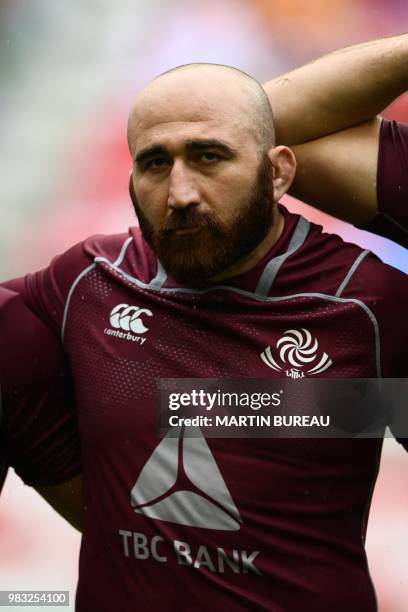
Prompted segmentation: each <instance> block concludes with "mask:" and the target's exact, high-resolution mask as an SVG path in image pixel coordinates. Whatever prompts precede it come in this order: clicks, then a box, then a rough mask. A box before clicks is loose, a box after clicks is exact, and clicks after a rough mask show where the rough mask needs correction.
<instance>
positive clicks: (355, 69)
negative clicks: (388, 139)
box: [264, 34, 408, 146]
mask: <svg viewBox="0 0 408 612" xmlns="http://www.w3.org/2000/svg"><path fill="white" fill-rule="evenodd" d="M264 88H265V90H266V92H267V94H268V96H269V98H270V100H271V103H272V106H273V110H274V114H275V124H276V125H275V127H276V134H277V141H278V143H280V144H285V145H288V146H292V145H297V144H302V143H305V142H309V141H311V140H315V139H317V138H321V137H323V136H327V135H328V134H332V133H333V132H338V131H339V130H344V129H346V128H349V127H352V126H354V125H356V124H359V123H362V122H364V121H370V120H372V119H374V117H375V116H376V115H377V114H378V113H379V112H381V111H382V110H383V109H384V108H385V107H386V106H388V105H389V104H390V103H391V102H392V101H393V100H395V98H397V97H398V96H400V95H401V94H402V93H404V92H405V91H406V90H407V89H408V34H403V35H401V36H395V37H392V38H383V39H380V40H374V41H371V42H366V43H362V44H359V45H355V46H353V47H347V48H346V49H341V50H339V51H335V52H334V53H330V54H329V55H325V56H323V57H321V58H320V59H317V60H315V61H313V62H311V63H309V64H306V65H305V66H302V67H301V68H298V69H296V70H293V71H292V72H289V73H287V74H285V75H282V76H280V77H278V78H276V79H274V80H272V81H269V82H268V83H265V85H264Z"/></svg>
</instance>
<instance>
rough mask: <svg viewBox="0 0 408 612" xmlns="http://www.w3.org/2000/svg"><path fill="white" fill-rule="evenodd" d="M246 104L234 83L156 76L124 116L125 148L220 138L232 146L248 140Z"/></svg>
mask: <svg viewBox="0 0 408 612" xmlns="http://www.w3.org/2000/svg"><path fill="white" fill-rule="evenodd" d="M248 106H249V104H248V101H247V100H246V96H245V94H244V92H242V90H240V89H239V87H237V86H236V85H235V87H231V85H230V84H227V86H226V85H225V83H222V82H220V81H219V80H218V81H217V80H216V81H214V80H211V81H207V82H206V81H205V80H204V81H202V80H201V81H197V79H196V80H193V81H191V80H190V81H186V80H185V79H184V82H180V80H179V82H177V79H168V80H167V82H166V80H164V82H160V80H159V82H158V83H155V82H154V83H153V84H151V85H150V86H148V88H146V90H144V91H143V92H142V94H141V95H140V96H139V98H138V99H137V101H136V103H135V105H134V107H133V109H132V111H131V113H130V115H129V125H128V139H129V145H130V149H131V152H132V153H134V152H135V151H137V150H139V149H140V148H144V147H146V146H151V145H155V144H160V145H166V144H168V145H172V144H174V145H177V144H180V145H181V144H182V143H183V141H187V140H191V139H193V138H215V139H216V138H220V139H222V140H224V141H226V142H227V143H228V144H230V145H231V146H235V147H239V146H240V144H244V143H245V144H248V139H250V138H251V136H252V132H253V130H252V126H251V122H250V121H249V109H248Z"/></svg>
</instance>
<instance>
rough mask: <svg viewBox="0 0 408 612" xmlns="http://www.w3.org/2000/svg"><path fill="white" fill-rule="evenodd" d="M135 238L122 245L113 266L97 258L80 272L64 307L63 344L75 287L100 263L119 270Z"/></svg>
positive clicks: (102, 258) (103, 258)
mask: <svg viewBox="0 0 408 612" xmlns="http://www.w3.org/2000/svg"><path fill="white" fill-rule="evenodd" d="M132 240H133V238H132V236H129V238H126V240H125V242H124V243H123V244H122V246H121V248H120V251H119V255H118V256H117V258H116V259H115V261H114V262H113V264H112V263H111V262H108V260H107V259H105V257H95V258H94V262H93V263H92V264H91V265H90V266H88V267H87V268H85V269H84V270H82V272H80V273H79V274H78V276H77V277H76V279H75V280H74V282H73V283H72V285H71V287H70V289H69V292H68V295H67V301H66V302H65V307H64V316H63V318H62V325H61V339H62V342H64V335H65V325H66V323H67V317H68V308H69V304H70V302H71V297H72V294H73V293H74V290H75V287H76V286H77V285H78V283H79V281H80V280H81V279H82V278H83V277H84V276H86V274H88V272H90V271H91V270H93V269H94V268H96V264H97V262H98V261H104V262H107V263H109V265H110V266H111V267H112V268H115V269H116V268H117V266H119V265H120V264H121V263H122V261H123V260H124V258H125V255H126V251H127V248H128V246H129V244H130V243H131V242H132Z"/></svg>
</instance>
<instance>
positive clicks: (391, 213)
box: [362, 119, 408, 248]
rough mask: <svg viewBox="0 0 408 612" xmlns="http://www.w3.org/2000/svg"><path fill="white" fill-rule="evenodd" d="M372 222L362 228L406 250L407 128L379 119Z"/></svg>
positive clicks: (407, 201) (407, 236) (407, 234)
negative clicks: (374, 202) (376, 206)
mask: <svg viewBox="0 0 408 612" xmlns="http://www.w3.org/2000/svg"><path fill="white" fill-rule="evenodd" d="M377 205H378V213H377V215H376V217H375V219H374V220H373V221H372V222H371V223H370V224H368V225H366V226H364V227H363V228H362V229H365V230H368V231H371V232H374V233H376V234H380V235H382V236H384V237H386V238H389V239H390V240H393V241H394V242H397V243H399V244H401V245H402V246H404V247H407V248H408V125H405V124H403V123H398V122H397V121H388V120H387V119H383V121H382V124H381V130H380V142H379V153H378V167H377Z"/></svg>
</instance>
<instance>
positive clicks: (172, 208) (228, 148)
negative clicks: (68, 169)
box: [128, 74, 274, 283]
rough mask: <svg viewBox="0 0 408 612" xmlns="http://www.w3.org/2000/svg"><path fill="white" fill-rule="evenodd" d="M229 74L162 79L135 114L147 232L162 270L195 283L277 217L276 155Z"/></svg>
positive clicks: (139, 194) (136, 197)
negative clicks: (260, 137) (266, 150)
mask: <svg viewBox="0 0 408 612" xmlns="http://www.w3.org/2000/svg"><path fill="white" fill-rule="evenodd" d="M217 78H218V79H219V77H217ZM177 79H179V82H177ZM180 79H182V82H180ZM183 79H184V80H183ZM224 81H225V79H224V77H222V78H221V80H218V81H217V79H214V77H212V78H211V79H210V80H208V81H205V80H204V81H203V78H202V76H200V77H199V79H198V80H196V81H194V76H193V77H191V75H188V78H186V77H185V75H183V74H182V75H181V76H180V75H178V76H176V77H175V78H171V79H166V78H164V80H163V79H161V80H160V79H159V81H158V82H157V83H155V82H153V86H149V87H148V88H147V93H144V94H142V96H141V99H139V100H138V103H137V105H136V107H135V110H134V111H133V112H132V113H131V115H130V119H129V129H128V138H129V146H130V151H131V154H132V158H133V172H132V178H131V185H130V193H131V198H132V201H133V205H134V208H135V211H136V214H137V216H138V219H139V224H140V227H141V231H142V233H143V236H144V238H145V240H146V241H147V242H148V243H149V244H150V245H151V246H152V248H153V249H154V251H155V252H156V253H157V255H158V257H159V259H160V261H161V262H162V264H163V266H164V268H165V269H166V270H167V271H168V272H169V273H170V274H171V275H172V276H173V277H174V278H176V279H178V280H180V281H185V282H189V283H193V282H194V281H200V280H203V279H211V278H212V277H214V276H216V275H218V274H219V273H221V272H223V271H224V270H226V269H227V268H229V267H230V266H231V265H232V264H235V263H236V262H239V260H240V259H242V258H243V257H245V256H246V255H247V254H249V253H250V252H251V251H252V250H253V249H254V248H255V247H256V246H257V245H258V244H259V243H260V242H261V241H262V240H263V238H264V237H265V236H266V234H267V233H268V231H269V229H270V228H271V226H272V223H273V195H274V194H273V182H272V168H271V162H270V160H269V157H268V156H267V155H266V154H265V156H263V157H262V155H261V153H260V147H259V143H258V141H257V137H256V134H255V133H253V128H252V127H251V125H250V124H248V122H247V120H246V117H247V116H248V112H247V111H248V107H247V101H246V100H245V99H244V97H243V95H242V93H241V92H240V89H239V87H235V89H234V86H232V85H231V83H225V82H224Z"/></svg>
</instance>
